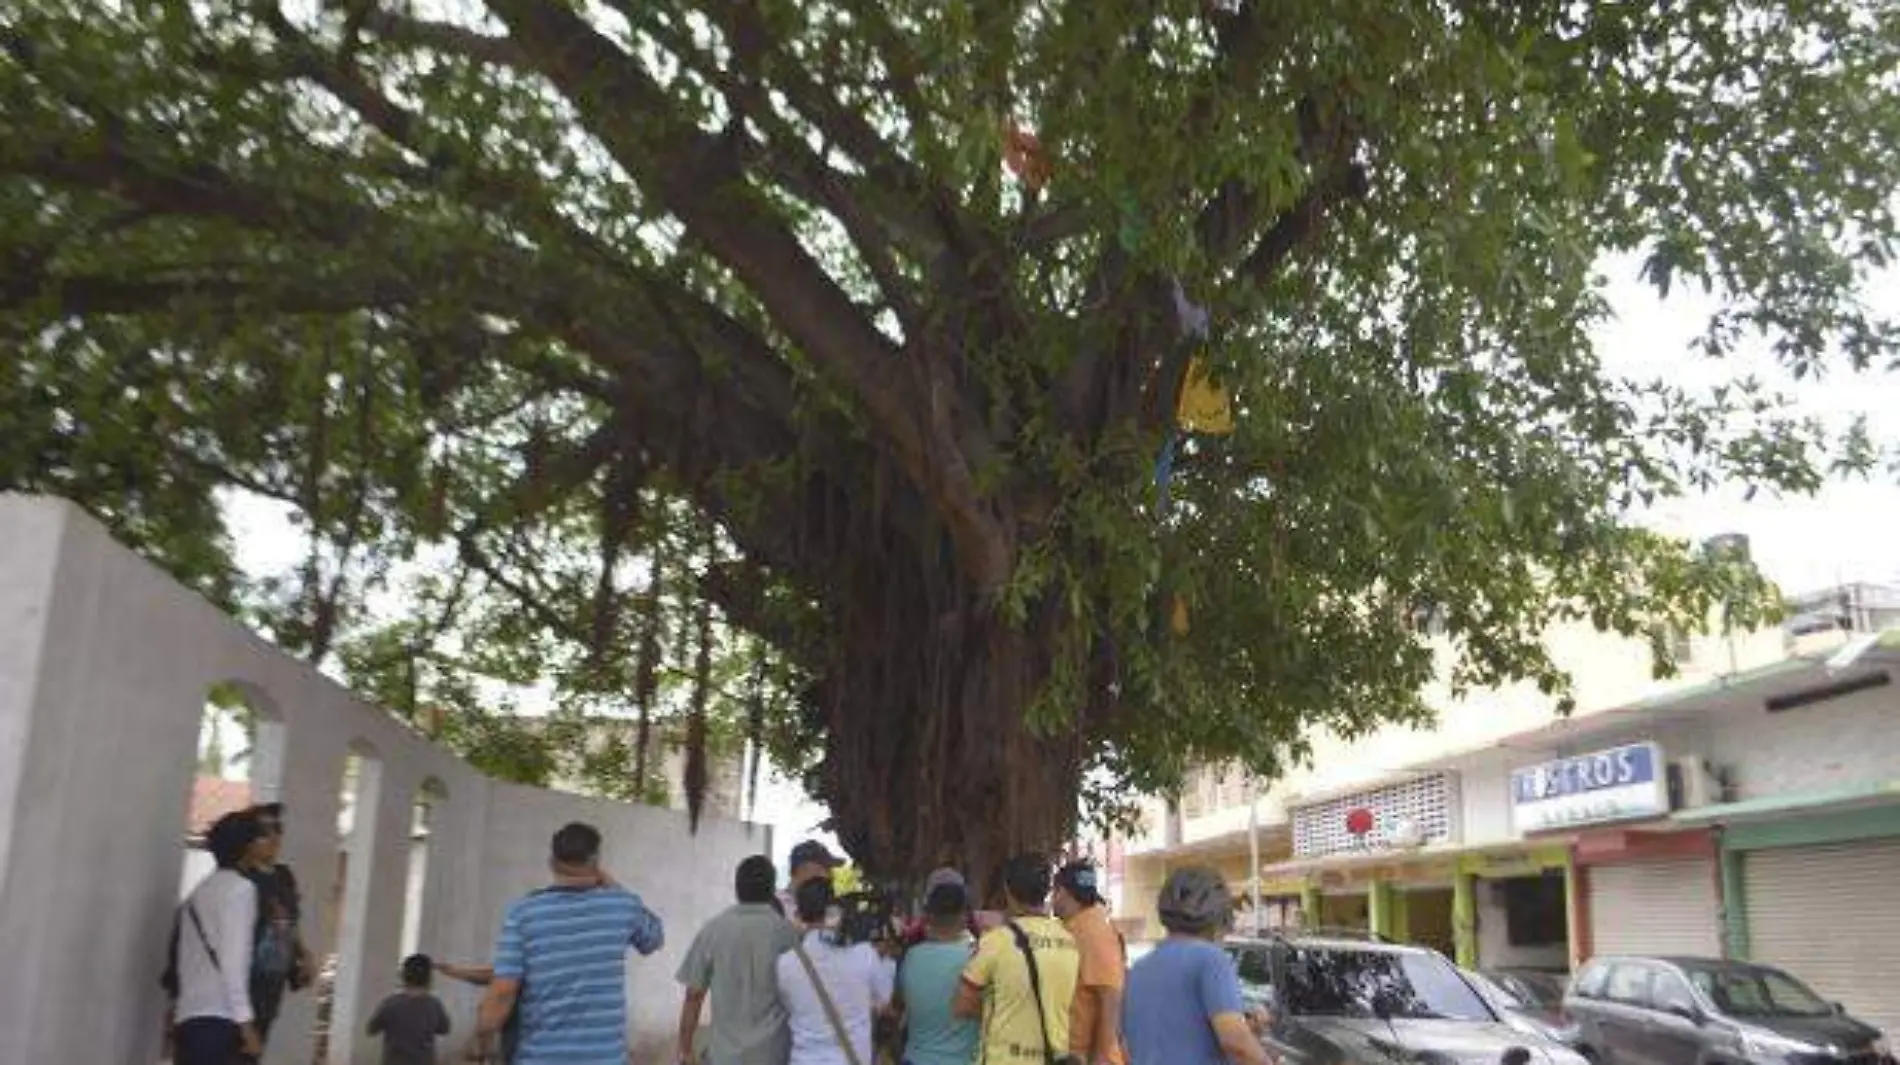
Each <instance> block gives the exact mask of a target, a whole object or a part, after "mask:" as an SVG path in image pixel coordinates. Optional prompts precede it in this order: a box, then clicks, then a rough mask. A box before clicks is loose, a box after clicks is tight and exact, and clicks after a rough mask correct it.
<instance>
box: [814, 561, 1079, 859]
mask: <svg viewBox="0 0 1900 1065" xmlns="http://www.w3.org/2000/svg"><path fill="white" fill-rule="evenodd" d="M887 576H888V574H887ZM893 583H901V582H893ZM882 592H883V600H884V607H885V608H884V609H881V610H873V611H868V612H866V613H865V615H864V616H863V617H861V618H859V619H857V623H856V624H853V623H851V622H850V621H849V620H847V622H846V624H845V625H844V627H843V631H841V632H839V633H838V636H839V640H838V643H837V645H836V646H837V647H838V648H839V651H840V654H841V660H840V661H839V662H838V663H837V666H836V667H835V669H834V671H833V673H832V675H831V678H830V679H829V681H828V683H827V684H826V686H825V688H826V692H825V694H823V695H821V696H820V699H821V701H822V704H823V707H824V711H825V713H824V719H825V720H824V724H825V727H826V729H827V732H828V734H829V743H828V744H827V752H826V756H825V760H824V763H823V768H822V774H821V790H822V793H823V798H824V799H825V800H826V801H827V802H828V804H829V805H830V807H831V810H832V813H833V817H834V828H835V830H836V832H837V835H838V837H839V840H840V841H841V842H842V843H843V844H844V846H845V848H846V850H848V851H849V852H850V853H851V855H852V856H853V857H854V858H856V859H857V860H858V861H859V862H860V863H861V864H863V865H864V867H865V868H866V869H867V871H869V872H870V873H871V875H872V876H873V877H875V878H878V879H879V880H885V881H894V882H898V883H904V884H916V883H918V882H919V881H921V880H922V878H923V877H924V875H925V874H926V873H928V872H929V870H931V869H933V868H935V867H937V866H941V865H950V866H954V867H956V868H958V869H960V870H963V871H964V872H965V874H966V875H967V876H969V877H970V878H971V880H972V883H973V884H977V885H983V886H985V887H986V888H988V887H990V886H993V885H994V882H995V875H994V874H995V872H996V870H997V869H998V868H999V867H1000V866H1001V864H1002V863H1003V862H1004V861H1005V860H1006V859H1008V858H1009V857H1010V856H1011V855H1014V854H1018V853H1027V852H1039V853H1051V852H1053V851H1055V850H1056V849H1058V848H1060V847H1061V846H1062V844H1063V843H1064V842H1065V841H1066V840H1067V839H1069V838H1070V836H1071V834H1072V832H1073V831H1074V826H1075V823H1076V820H1077V816H1078V813H1079V806H1080V798H1079V782H1080V772H1081V765H1082V757H1081V754H1082V751H1081V739H1080V737H1079V735H1078V734H1077V733H1076V732H1075V731H1074V730H1063V734H1060V735H1056V736H1050V737H1040V736H1036V735H1033V734H1031V732H1030V731H1029V729H1028V728H1027V727H1026V725H1025V717H1026V714H1027V711H1028V709H1029V702H1030V700H1031V699H1032V698H1033V697H1034V695H1035V693H1036V691H1037V688H1038V687H1039V685H1040V684H1041V682H1042V681H1043V679H1044V678H1045V676H1046V674H1047V669H1048V663H1049V661H1050V659H1051V657H1052V654H1051V647H1050V643H1051V641H1052V639H1053V630H1052V628H1051V627H1049V626H1047V625H1039V624H1037V623H1035V622H1034V621H1033V620H1032V622H1031V623H1030V624H1028V625H1025V626H1023V627H1021V628H1017V627H1012V626H1010V625H1008V624H1006V623H1005V622H1004V621H1003V620H1002V619H1000V618H998V617H997V616H996V615H995V614H994V613H993V612H991V611H988V610H985V609H982V608H981V607H978V606H975V605H973V604H969V603H962V604H959V605H958V606H956V607H953V608H952V609H949V610H938V611H935V612H933V611H932V610H931V609H930V607H931V605H932V604H930V603H929V601H928V600H929V597H928V596H921V595H904V594H901V592H900V591H899V590H898V589H897V588H894V587H892V585H891V584H887V585H886V586H885V588H884V589H883V590H882ZM894 622H895V623H894Z"/></svg>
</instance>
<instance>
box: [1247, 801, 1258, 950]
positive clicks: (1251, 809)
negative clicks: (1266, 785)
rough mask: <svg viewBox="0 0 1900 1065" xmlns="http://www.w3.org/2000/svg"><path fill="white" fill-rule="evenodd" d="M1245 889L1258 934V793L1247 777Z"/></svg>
mask: <svg viewBox="0 0 1900 1065" xmlns="http://www.w3.org/2000/svg"><path fill="white" fill-rule="evenodd" d="M1247 856H1248V857H1247V891H1248V898H1249V900H1250V901H1251V902H1252V904H1253V934H1254V935H1255V936H1256V937H1257V936H1259V935H1260V793H1259V790H1258V789H1257V788H1256V787H1255V784H1254V778H1253V776H1252V774H1249V775H1248V777H1247Z"/></svg>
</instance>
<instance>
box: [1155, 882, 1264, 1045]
mask: <svg viewBox="0 0 1900 1065" xmlns="http://www.w3.org/2000/svg"><path fill="white" fill-rule="evenodd" d="M1158 909H1159V910H1160V912H1161V923H1162V925H1163V926H1165V927H1166V928H1167V930H1168V938H1167V939H1165V940H1163V941H1162V942H1161V944H1160V945H1159V946H1157V947H1155V949H1154V950H1153V951H1152V952H1150V953H1149V955H1148V956H1147V957H1145V958H1143V959H1141V960H1140V961H1138V962H1136V963H1135V967H1134V968H1133V969H1130V970H1129V972H1128V990H1127V993H1126V995H1125V997H1124V999H1123V1003H1122V1038H1123V1042H1124V1043H1125V1044H1126V1045H1127V1047H1128V1061H1129V1065H1267V1061H1268V1059H1267V1052H1266V1049H1265V1048H1264V1047H1262V1046H1261V1045H1260V1040H1259V1039H1258V1038H1256V1037H1255V1036H1254V1033H1253V1030H1252V1028H1251V1027H1250V1026H1249V1025H1248V1023H1247V1007H1246V1004H1245V1002H1243V1001H1242V1000H1241V997H1240V975H1239V974H1238V973H1237V972H1236V971H1235V969H1234V962H1233V959H1231V958H1229V957H1228V956H1227V952H1226V951H1224V950H1222V949H1221V948H1220V944H1219V939H1220V937H1221V936H1223V935H1225V934H1226V933H1227V931H1228V929H1229V928H1230V927H1231V926H1232V923H1233V896H1232V895H1231V894H1229V893H1228V891H1227V884H1226V882H1225V881H1223V880H1221V878H1220V874H1219V873H1216V872H1214V871H1213V870H1211V869H1177V870H1175V871H1174V872H1173V873H1172V874H1170V875H1169V876H1168V881H1167V883H1166V884H1164V885H1163V886H1162V888H1161V898H1160V903H1159V906H1158Z"/></svg>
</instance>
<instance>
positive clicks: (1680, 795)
mask: <svg viewBox="0 0 1900 1065" xmlns="http://www.w3.org/2000/svg"><path fill="white" fill-rule="evenodd" d="M1726 797H1727V792H1726V788H1725V786H1724V785H1723V783H1722V774H1721V773H1719V772H1717V771H1716V768H1715V766H1713V765H1711V764H1709V761H1708V759H1706V758H1703V757H1702V756H1701V755H1699V754H1687V755H1683V756H1682V757H1680V758H1677V759H1675V760H1674V761H1672V762H1670V763H1669V798H1670V800H1671V801H1670V805H1671V806H1673V807H1675V808H1676V809H1678V810H1693V809H1695V808H1697V807H1699V806H1714V805H1716V804H1717V803H1720V802H1722V801H1724V800H1725V799H1726Z"/></svg>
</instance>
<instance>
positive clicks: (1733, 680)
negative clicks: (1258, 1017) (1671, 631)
mask: <svg viewBox="0 0 1900 1065" xmlns="http://www.w3.org/2000/svg"><path fill="white" fill-rule="evenodd" d="M1883 595H1885V593H1883V592H1882V590H1880V589H1872V588H1869V587H1867V586H1855V587H1853V588H1852V589H1848V590H1842V591H1841V592H1840V593H1838V594H1837V593H1828V594H1827V595H1824V596H1819V597H1812V598H1813V601H1814V602H1816V603H1819V604H1822V606H1823V607H1824V609H1823V611H1822V613H1823V614H1824V615H1825V616H1826V617H1827V618H1829V619H1830V620H1829V621H1828V622H1827V623H1826V624H1815V623H1814V622H1813V616H1814V613H1815V612H1813V611H1801V612H1798V613H1796V615H1795V616H1794V617H1793V618H1791V622H1795V624H1791V625H1790V626H1788V627H1785V628H1784V629H1782V630H1779V631H1773V632H1763V633H1756V634H1752V635H1750V636H1747V637H1744V638H1737V639H1733V640H1728V639H1705V638H1697V639H1695V640H1692V641H1688V643H1689V644H1690V646H1688V647H1685V648H1683V650H1686V651H1688V652H1689V656H1688V660H1687V663H1686V668H1685V671H1684V676H1682V677H1680V678H1677V679H1676V680H1674V681H1672V682H1670V683H1667V684H1663V685H1657V684H1654V683H1652V682H1648V681H1646V680H1645V679H1643V677H1644V676H1645V675H1646V674H1647V670H1648V652H1647V649H1646V648H1644V647H1641V646H1640V645H1635V644H1630V645H1625V646H1623V647H1621V648H1618V647H1616V646H1615V645H1614V641H1610V640H1607V639H1602V638H1596V639H1593V638H1592V637H1593V636H1594V634H1588V635H1585V634H1561V633H1560V634H1553V635H1554V637H1555V638H1554V639H1553V650H1554V651H1557V652H1559V661H1560V662H1561V663H1563V664H1564V665H1566V666H1567V667H1568V668H1569V669H1570V670H1571V671H1572V672H1573V673H1574V674H1575V675H1576V676H1577V677H1578V681H1579V689H1580V692H1579V694H1580V696H1581V695H1583V693H1584V692H1588V693H1589V699H1588V700H1587V701H1585V700H1582V699H1580V707H1579V710H1578V711H1577V712H1576V713H1575V714H1573V715H1572V716H1569V717H1558V716H1557V715H1555V714H1554V713H1553V712H1552V711H1551V710H1549V709H1547V708H1546V707H1547V706H1548V700H1540V699H1537V698H1536V697H1534V696H1527V695H1525V694H1524V693H1502V692H1490V693H1483V694H1482V695H1480V696H1479V697H1477V698H1474V699H1470V700H1464V701H1461V702H1446V703H1442V704H1441V705H1442V706H1443V708H1444V709H1443V711H1442V715H1441V720H1442V723H1443V727H1442V728H1441V729H1440V730H1438V731H1436V732H1432V733H1420V732H1412V731H1403V730H1387V731H1386V732H1383V733H1381V734H1378V735H1375V736H1373V737H1370V738H1369V739H1367V740H1365V741H1362V742H1359V743H1354V744H1343V743H1321V744H1316V750H1315V756H1314V759H1313V768H1312V769H1309V770H1306V771H1304V772H1302V773H1299V774H1297V775H1295V776H1292V777H1289V778H1288V779H1286V780H1284V781H1280V782H1277V783H1276V784H1275V785H1274V786H1272V787H1270V788H1261V789H1250V788H1249V787H1248V786H1247V784H1246V782H1245V781H1244V780H1240V781H1235V780H1232V779H1230V778H1231V774H1220V773H1204V774H1202V775H1201V776H1200V777H1199V778H1197V779H1196V781H1195V782H1194V787H1192V788H1190V789H1189V791H1188V793H1187V794H1186V795H1184V796H1182V798H1181V800H1180V801H1179V802H1178V803H1175V804H1172V805H1168V804H1161V803H1155V804H1152V806H1151V808H1150V811H1149V817H1150V824H1149V826H1148V828H1149V831H1148V832H1146V833H1144V835H1143V836H1142V837H1141V838H1138V839H1136V840H1133V841H1131V842H1130V843H1129V845H1128V855H1127V858H1126V862H1125V864H1126V873H1125V883H1126V884H1127V887H1128V890H1127V891H1126V892H1125V897H1124V899H1123V903H1122V920H1123V928H1124V930H1125V931H1127V932H1128V933H1129V934H1130V935H1131V936H1134V937H1141V936H1144V935H1145V936H1152V935H1155V934H1157V933H1158V931H1159V929H1158V928H1157V927H1156V925H1155V922H1154V921H1153V920H1152V917H1151V912H1150V911H1151V909H1152V898H1153V888H1154V887H1156V886H1158V885H1159V882H1160V880H1161V879H1162V878H1164V877H1165V876H1166V872H1167V870H1168V869H1170V868H1173V867H1175V866H1178V865H1185V864H1207V865H1214V866H1216V867H1217V868H1220V869H1221V870H1222V871H1223V872H1224V873H1225V874H1226V875H1227V876H1228V878H1229V881H1230V883H1232V884H1234V885H1235V888H1236V891H1237V892H1240V893H1243V894H1246V895H1248V896H1252V895H1254V894H1255V893H1257V894H1258V897H1259V898H1260V900H1261V901H1260V906H1259V908H1258V910H1251V908H1250V907H1248V906H1246V905H1244V904H1243V906H1242V910H1241V912H1242V917H1241V931H1242V932H1246V931H1248V930H1250V928H1251V927H1258V928H1260V929H1262V930H1266V929H1271V928H1274V927H1278V926H1288V925H1297V926H1301V927H1309V928H1310V927H1339V928H1356V929H1365V930H1369V931H1374V932H1378V933H1380V934H1383V935H1386V936H1388V937H1392V938H1396V939H1402V940H1406V941H1411V942H1418V943H1422V944H1425V945H1429V946H1433V947H1436V948H1438V949H1440V950H1442V951H1444V952H1445V953H1446V954H1447V955H1450V956H1453V957H1455V958H1456V959H1457V960H1458V961H1459V962H1460V963H1462V964H1465V965H1469V966H1485V967H1530V968H1542V969H1550V970H1559V971H1561V970H1567V969H1569V968H1571V967H1572V966H1574V965H1575V964H1577V963H1578V962H1579V961H1581V960H1583V959H1585V958H1588V957H1591V956H1594V955H1599V954H1615V953H1644V954H1658V953H1678V954H1695V955H1704V956H1716V957H1719V956H1730V957H1738V958H1755V959H1759V960H1763V961H1766V962H1770V963H1774V964H1778V965H1783V966H1785V967H1786V968H1788V969H1789V970H1790V971H1793V972H1795V973H1796V974H1797V975H1799V976H1800V977H1801V978H1802V979H1804V980H1806V981H1808V982H1809V983H1811V984H1812V985H1813V986H1814V987H1815V988H1816V989H1817V990H1819V991H1820V992H1821V993H1822V994H1823V995H1824V996H1827V997H1829V998H1831V999H1835V1000H1839V1001H1841V1002H1843V1003H1845V1004H1846V1005H1847V1006H1848V1008H1849V1009H1850V1011H1852V1012H1855V1013H1856V1014H1858V1015H1861V1016H1864V1017H1866V1018H1867V1019H1869V1020H1871V1021H1873V1022H1875V1023H1877V1024H1882V1025H1884V1026H1886V1027H1888V1028H1889V1029H1891V1030H1900V1004H1896V1003H1895V1001H1894V1000H1893V998H1892V995H1891V993H1890V989H1891V988H1892V987H1894V986H1900V962H1896V960H1895V959H1896V958H1900V955H1896V954H1895V953H1894V952H1893V951H1892V950H1891V949H1890V944H1891V942H1892V939H1891V937H1890V936H1888V935H1886V934H1885V933H1887V932H1888V931H1890V930H1891V931H1900V890H1895V887H1894V885H1900V769H1895V768H1894V767H1895V766H1896V765H1900V689H1896V688H1895V687H1894V686H1893V684H1892V676H1891V674H1892V672H1893V671H1894V670H1895V669H1896V668H1897V667H1900V628H1895V625H1896V623H1897V622H1900V610H1891V609H1888V608H1885V607H1882V606H1881V604H1882V603H1900V597H1893V598H1883ZM1843 603H1846V604H1848V605H1847V606H1845V607H1843V606H1841V604H1843ZM1883 630H1884V633H1883ZM1565 652H1568V653H1565ZM1578 652H1594V654H1589V653H1585V654H1579V653H1578ZM1250 823H1253V824H1257V825H1258V829H1257V830H1256V831H1249V829H1248V825H1249V824H1250ZM1256 854H1258V856H1259V857H1258V860H1257V861H1256V860H1255V858H1254V855H1256ZM1246 901H1249V902H1250V901H1251V898H1250V899H1248V900H1246ZM1144 902H1145V903H1146V906H1145V907H1144Z"/></svg>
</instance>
